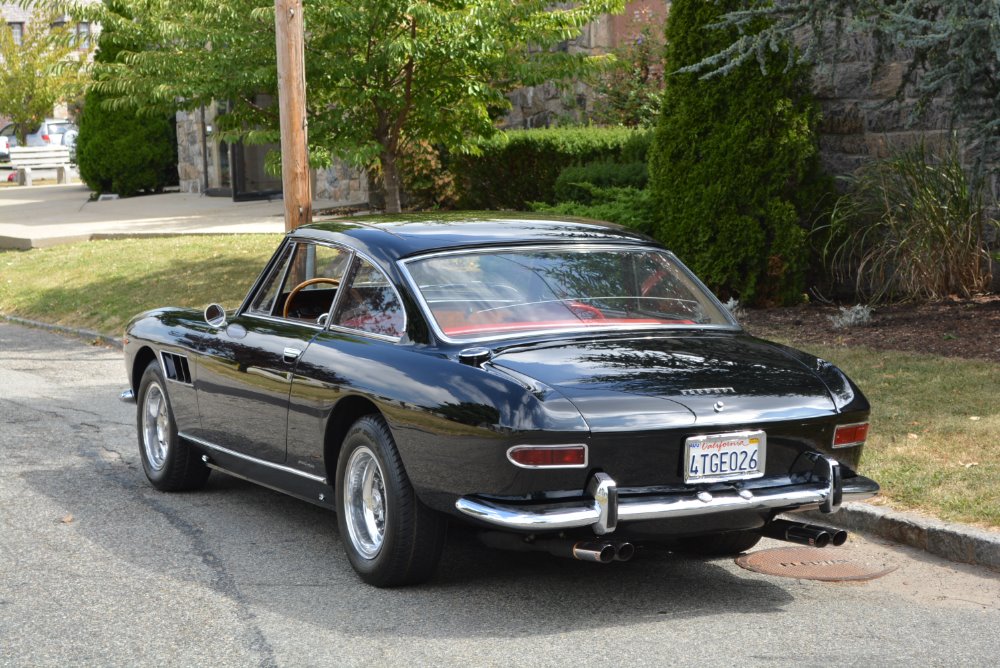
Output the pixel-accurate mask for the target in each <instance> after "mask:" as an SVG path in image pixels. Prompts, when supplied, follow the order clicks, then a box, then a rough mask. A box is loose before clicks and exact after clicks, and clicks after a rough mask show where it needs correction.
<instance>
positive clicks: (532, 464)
mask: <svg viewBox="0 0 1000 668" xmlns="http://www.w3.org/2000/svg"><path fill="white" fill-rule="evenodd" d="M507 459H509V460H510V462H511V463H512V464H513V465H514V466H520V467H521V468H525V469H578V468H584V467H585V466H587V446H586V445H515V446H514V447H513V448H511V449H510V450H508V451H507Z"/></svg>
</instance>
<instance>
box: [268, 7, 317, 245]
mask: <svg viewBox="0 0 1000 668" xmlns="http://www.w3.org/2000/svg"><path fill="white" fill-rule="evenodd" d="M274 33H275V47H276V48H277V51H278V114H279V119H280V124H281V189H282V192H283V193H284V195H283V197H284V200H285V231H286V232H287V231H290V230H294V229H295V228H296V227H298V226H299V225H306V224H308V223H311V222H312V179H310V177H309V146H308V143H307V140H308V136H307V134H306V66H305V37H304V34H305V31H304V28H303V20H302V0H274Z"/></svg>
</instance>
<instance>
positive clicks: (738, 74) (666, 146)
mask: <svg viewBox="0 0 1000 668" xmlns="http://www.w3.org/2000/svg"><path fill="white" fill-rule="evenodd" d="M739 1H740V0H719V1H718V2H706V1H705V0H674V2H673V4H672V6H671V10H670V15H669V17H668V18H667V28H666V35H667V50H666V62H667V67H668V69H669V70H678V69H679V70H680V71H679V72H676V71H675V72H674V73H673V74H671V75H669V76H668V79H667V85H666V90H665V93H664V99H663V112H662V116H661V118H660V123H659V125H658V126H657V130H656V135H655V137H654V140H653V144H652V146H651V147H650V170H649V175H650V189H651V192H652V199H653V202H654V205H655V210H656V211H657V214H658V216H659V220H658V221H657V224H656V236H657V237H658V238H659V239H660V240H661V241H663V242H664V243H665V244H667V246H668V247H669V248H671V249H672V250H674V251H675V252H677V254H678V255H679V256H680V257H681V259H683V260H684V261H685V262H686V263H688V264H689V265H691V267H692V269H694V271H695V272H696V273H697V274H698V275H699V276H700V277H701V278H702V279H703V280H705V282H706V283H708V285H709V287H711V288H712V289H713V290H716V291H718V292H720V293H721V294H722V295H723V296H731V297H738V298H739V299H740V300H741V301H743V302H745V303H749V302H751V301H757V302H763V303H776V302H777V303H780V302H792V301H795V300H797V299H799V298H801V295H802V290H803V282H804V275H805V271H806V265H807V260H808V250H807V244H806V231H805V228H804V224H803V223H804V222H806V220H807V219H808V218H809V211H810V207H811V206H812V205H813V204H814V203H815V201H816V200H817V199H818V194H819V192H821V190H820V188H821V187H822V184H823V180H822V179H821V177H820V174H819V171H818V159H817V154H818V147H817V142H816V137H815V128H816V125H817V123H818V121H819V113H818V110H817V107H816V104H815V103H814V101H813V100H812V98H811V96H810V94H809V69H808V68H807V67H804V66H792V67H791V68H790V69H788V70H787V71H785V70H784V69H783V65H784V64H785V63H786V62H787V60H788V58H789V49H790V47H789V46H788V45H787V44H779V46H778V48H777V49H776V50H774V51H768V52H767V53H766V54H765V56H764V57H765V64H766V65H767V67H766V69H765V71H761V68H759V67H758V66H757V64H756V63H749V62H748V63H743V64H741V65H739V66H736V67H733V68H732V69H731V71H730V73H729V74H728V76H725V77H717V78H712V79H708V80H703V79H700V78H699V77H698V75H697V74H692V73H690V72H686V71H685V70H684V68H685V67H686V66H687V65H690V64H692V63H697V62H699V61H701V60H702V59H703V58H704V57H705V56H707V55H710V54H712V53H715V52H716V51H718V50H719V49H721V48H722V47H723V46H725V45H726V44H728V43H729V42H730V41H731V40H732V39H733V34H732V32H730V31H712V30H709V29H707V28H706V26H710V25H712V24H714V23H716V22H717V21H718V20H719V17H720V16H721V14H722V13H723V12H724V11H725V10H726V9H727V8H732V7H734V6H736V5H738V3H739ZM758 23H759V24H761V25H762V22H758ZM761 25H758V26H757V27H758V28H759V27H761Z"/></svg>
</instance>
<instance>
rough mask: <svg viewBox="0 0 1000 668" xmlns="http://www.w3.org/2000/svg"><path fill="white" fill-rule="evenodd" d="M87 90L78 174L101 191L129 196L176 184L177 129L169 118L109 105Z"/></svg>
mask: <svg viewBox="0 0 1000 668" xmlns="http://www.w3.org/2000/svg"><path fill="white" fill-rule="evenodd" d="M103 100H104V97H103V96H102V95H101V94H100V93H97V92H94V91H91V92H90V93H87V97H86V101H85V103H84V107H83V112H82V113H81V115H80V119H79V120H80V136H79V137H78V138H77V144H76V160H77V165H78V167H79V168H80V178H81V179H82V180H83V182H84V183H86V184H87V186H88V187H89V188H90V189H91V190H94V191H96V192H98V193H105V192H113V193H118V194H119V195H120V196H122V197H129V196H132V195H136V194H138V193H140V192H161V191H162V190H163V188H164V187H166V186H169V185H176V184H177V130H176V126H175V124H174V119H173V117H172V116H170V117H153V118H149V117H141V116H137V115H136V113H135V112H134V111H131V110H128V109H115V110H111V109H106V108H104V106H103V105H102V102H103Z"/></svg>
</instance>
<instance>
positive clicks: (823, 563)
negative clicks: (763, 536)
mask: <svg viewBox="0 0 1000 668" xmlns="http://www.w3.org/2000/svg"><path fill="white" fill-rule="evenodd" d="M736 563H737V564H738V565H740V566H742V567H743V568H745V569H747V570H748V571H754V572H756V573H764V574H766V575H780V576H781V577H786V578H800V579H803V580H823V581H826V582H844V581H848V580H874V579H875V578H880V577H882V576H883V575H886V574H888V573H891V572H893V571H894V570H896V566H893V565H891V564H889V563H886V562H884V561H881V560H880V559H879V558H877V557H873V558H868V559H866V558H864V557H859V556H857V555H853V554H851V550H849V549H839V548H824V549H819V548H815V547H775V548H771V549H769V550H758V551H757V552H751V553H749V554H743V555H740V556H739V557H737V559H736Z"/></svg>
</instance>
